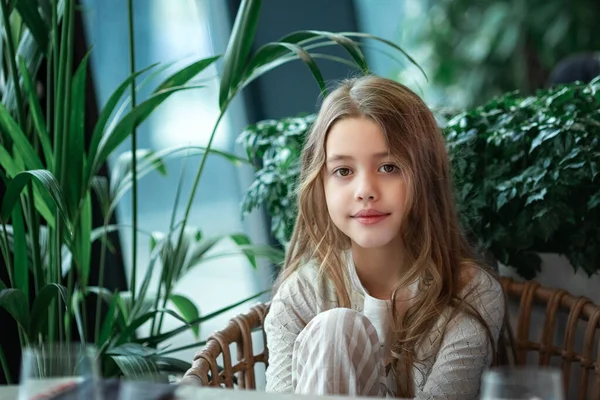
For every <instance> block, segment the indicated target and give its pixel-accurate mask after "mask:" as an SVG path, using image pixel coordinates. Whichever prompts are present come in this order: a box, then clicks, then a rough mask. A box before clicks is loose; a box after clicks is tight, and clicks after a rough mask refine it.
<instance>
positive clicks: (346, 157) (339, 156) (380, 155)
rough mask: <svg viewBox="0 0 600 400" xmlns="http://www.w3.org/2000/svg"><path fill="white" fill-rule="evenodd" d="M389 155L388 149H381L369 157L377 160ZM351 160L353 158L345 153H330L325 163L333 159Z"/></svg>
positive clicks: (333, 160)
mask: <svg viewBox="0 0 600 400" xmlns="http://www.w3.org/2000/svg"><path fill="white" fill-rule="evenodd" d="M389 156H390V152H389V151H382V152H379V153H375V154H373V155H372V156H371V157H372V158H376V159H378V160H379V159H382V158H387V157H389ZM352 160H354V157H353V156H350V155H345V154H332V155H330V156H329V157H327V163H331V162H335V161H352Z"/></svg>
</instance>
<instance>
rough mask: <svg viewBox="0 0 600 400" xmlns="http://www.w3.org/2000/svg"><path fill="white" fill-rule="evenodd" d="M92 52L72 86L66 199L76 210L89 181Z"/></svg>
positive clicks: (81, 66)
mask: <svg viewBox="0 0 600 400" xmlns="http://www.w3.org/2000/svg"><path fill="white" fill-rule="evenodd" d="M89 56H90V53H89V52H88V53H87V54H86V55H85V56H84V57H83V59H82V60H81V63H80V64H79V66H78V67H77V70H76V71H75V75H74V76H73V83H72V87H71V110H70V133H69V142H68V143H67V151H68V154H69V164H68V165H69V168H68V170H67V171H66V174H67V176H68V178H67V181H68V183H69V184H68V185H67V186H66V187H67V189H66V190H67V193H65V195H66V200H67V206H68V207H69V209H70V210H75V209H76V208H77V207H78V206H79V202H80V201H81V197H82V195H83V193H85V192H86V189H85V187H84V185H85V184H87V182H83V171H84V170H85V169H86V155H85V151H84V150H85V131H84V129H85V128H84V127H85V103H86V101H85V93H86V90H85V89H86V77H87V65H88V59H89Z"/></svg>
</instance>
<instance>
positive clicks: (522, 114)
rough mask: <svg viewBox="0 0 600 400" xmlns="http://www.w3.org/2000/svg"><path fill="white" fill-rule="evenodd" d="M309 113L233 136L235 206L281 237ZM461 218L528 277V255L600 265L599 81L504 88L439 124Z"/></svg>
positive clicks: (486, 247)
mask: <svg viewBox="0 0 600 400" xmlns="http://www.w3.org/2000/svg"><path fill="white" fill-rule="evenodd" d="M313 120H314V115H308V116H305V117H297V118H286V119H282V120H280V121H276V120H269V121H262V122H259V123H257V124H254V125H251V126H249V127H248V128H247V129H246V130H245V131H244V132H243V133H242V134H241V135H240V141H241V142H242V143H243V144H244V146H245V148H246V151H247V154H248V157H249V158H250V159H252V160H256V169H257V172H256V178H255V180H254V182H253V184H252V186H251V187H250V188H249V189H248V191H247V192H246V195H245V199H244V203H243V210H244V212H245V213H249V212H251V211H252V210H254V209H255V208H257V207H259V206H264V207H265V208H266V210H267V212H268V213H269V215H270V216H271V217H272V220H273V224H272V231H273V234H274V235H275V237H276V238H277V239H278V240H279V241H280V242H281V243H287V242H288V241H289V239H290V237H291V231H292V229H293V224H294V221H295V217H296V205H295V203H296V194H295V191H294V190H295V187H296V184H297V180H298V177H299V171H300V170H299V168H300V166H299V163H300V152H301V147H302V144H303V142H304V138H305V136H306V134H307V132H308V130H309V128H310V123H311V122H312V121H313ZM443 132H444V135H445V136H446V139H447V148H448V152H449V156H450V159H451V161H452V165H453V171H454V176H455V190H456V198H457V202H458V204H459V207H460V212H461V217H462V219H463V225H464V226H465V227H466V230H467V233H468V235H469V236H470V237H472V238H473V240H474V241H475V242H476V243H477V244H478V246H479V249H480V250H481V251H489V252H491V253H492V254H493V255H494V256H495V257H496V258H497V259H498V260H499V261H500V262H502V263H504V264H506V265H510V266H512V267H514V268H516V269H517V271H518V273H519V274H520V275H521V276H523V277H525V278H533V277H534V276H535V275H536V274H537V272H539V271H540V269H541V260H540V258H539V256H538V255H537V253H539V252H553V253H559V254H564V255H565V256H566V257H567V258H568V259H569V261H570V262H571V263H572V265H573V266H574V268H576V269H577V268H582V269H583V270H584V271H586V272H587V273H588V274H593V273H596V272H597V271H598V270H599V269H600V263H599V260H600V257H599V256H600V225H599V224H598V221H600V179H599V172H600V80H596V81H595V82H593V83H591V84H589V85H577V84H573V85H566V86H563V87H560V88H556V89H551V90H545V91H540V92H538V94H537V95H536V96H530V97H522V96H520V95H519V94H518V93H516V92H514V93H508V94H506V95H504V96H502V97H499V98H496V99H494V100H493V101H490V102H489V103H487V104H485V105H484V106H481V107H478V108H474V109H471V110H468V111H465V112H463V113H461V114H459V115H456V116H454V117H453V118H452V119H450V120H449V122H448V123H447V125H446V126H445V127H444V131H443Z"/></svg>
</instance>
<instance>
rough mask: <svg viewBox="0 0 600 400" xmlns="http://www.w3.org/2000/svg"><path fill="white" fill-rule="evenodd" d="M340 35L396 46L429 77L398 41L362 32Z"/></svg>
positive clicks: (395, 47)
mask: <svg viewBox="0 0 600 400" xmlns="http://www.w3.org/2000/svg"><path fill="white" fill-rule="evenodd" d="M340 35H343V36H346V37H349V38H352V37H358V38H362V39H371V40H375V41H378V42H381V43H383V44H385V45H387V46H390V47H392V48H394V49H395V50H397V51H399V52H400V53H402V54H403V55H404V56H405V57H406V58H407V59H408V61H410V63H411V64H413V65H414V66H415V67H417V68H418V69H419V71H421V73H422V74H423V76H424V77H425V78H426V79H428V78H427V74H426V73H425V70H424V69H423V68H421V66H420V65H419V64H418V63H417V62H416V61H415V59H414V58H412V57H411V56H410V54H408V53H407V52H406V51H405V50H404V49H402V47H400V46H398V45H397V44H396V43H394V42H392V41H390V40H387V39H383V38H381V37H378V36H374V35H370V34H368V33H362V32H342V33H340Z"/></svg>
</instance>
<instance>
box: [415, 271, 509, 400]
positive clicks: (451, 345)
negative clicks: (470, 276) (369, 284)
mask: <svg viewBox="0 0 600 400" xmlns="http://www.w3.org/2000/svg"><path fill="white" fill-rule="evenodd" d="M491 282H492V284H491V286H488V285H486V286H488V288H486V290H485V291H484V292H480V293H479V295H478V298H477V299H476V300H475V302H476V303H475V304H477V307H476V308H477V310H478V311H479V313H480V314H481V316H482V317H483V318H484V320H485V321H486V323H487V324H488V326H489V327H490V329H491V333H492V335H493V337H494V340H495V341H496V342H497V340H498V335H499V333H500V329H501V326H502V322H503V318H504V295H503V292H502V288H501V286H500V284H499V283H498V282H497V281H495V280H493V281H491ZM492 359H493V353H492V346H491V344H490V340H489V338H488V333H487V330H486V329H485V327H483V326H482V325H481V323H480V322H479V321H477V320H476V319H475V318H474V317H472V316H470V315H467V314H465V313H461V314H459V315H457V316H456V317H455V318H453V320H452V321H450V323H449V324H448V326H447V327H446V331H445V333H444V337H443V339H442V344H441V346H440V350H439V352H438V354H437V356H436V360H435V362H434V364H433V367H432V368H431V372H430V374H429V376H428V377H427V380H426V381H425V385H424V387H423V390H422V391H421V392H417V393H415V394H416V399H450V400H451V399H457V400H458V399H460V400H467V399H478V398H479V389H480V385H481V376H482V374H483V372H484V370H485V369H486V368H488V367H489V366H490V364H491V362H492Z"/></svg>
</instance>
